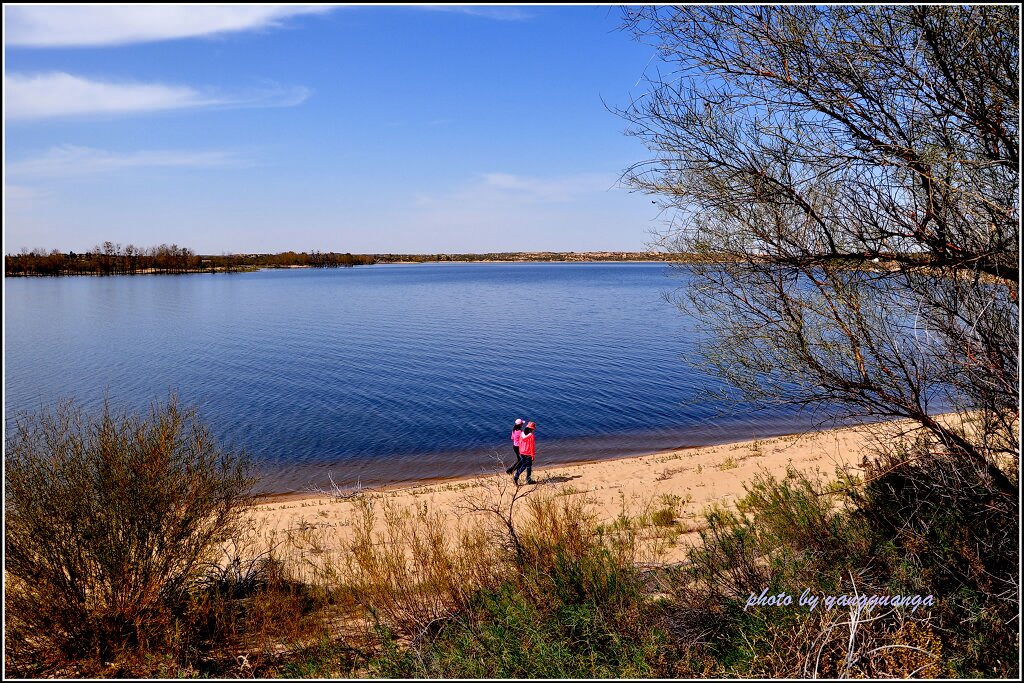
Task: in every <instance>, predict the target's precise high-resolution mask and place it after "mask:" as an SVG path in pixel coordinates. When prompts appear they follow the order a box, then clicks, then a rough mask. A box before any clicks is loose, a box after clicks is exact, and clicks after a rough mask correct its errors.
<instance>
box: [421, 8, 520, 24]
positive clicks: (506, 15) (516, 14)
mask: <svg viewBox="0 0 1024 683" xmlns="http://www.w3.org/2000/svg"><path fill="white" fill-rule="evenodd" d="M420 9H425V10H431V11H434V12H453V13H455V14H468V15H470V16H474V17H483V18H485V19H495V20H497V21H522V20H524V19H529V18H530V17H531V15H530V14H528V13H527V12H525V11H523V8H521V7H502V6H497V7H495V6H479V5H477V6H474V5H424V6H422V7H420Z"/></svg>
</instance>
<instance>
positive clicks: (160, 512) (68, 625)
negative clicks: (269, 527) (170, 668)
mask: <svg viewBox="0 0 1024 683" xmlns="http://www.w3.org/2000/svg"><path fill="white" fill-rule="evenodd" d="M5 446H6V447H5V465H6V471H5V480H4V484H5V492H6V497H5V505H4V509H5V516H6V518H5V527H6V528H5V545H6V553H5V562H6V572H7V578H8V581H7V586H6V589H7V590H6V594H5V601H4V603H5V604H4V607H5V617H6V626H7V628H6V643H5V644H6V656H7V664H8V667H9V668H8V671H9V672H12V673H14V674H15V675H18V676H37V675H52V674H55V673H98V672H99V671H100V669H101V668H102V667H104V666H106V665H107V663H108V662H113V663H114V665H115V666H118V665H120V666H122V667H123V668H122V669H120V670H121V671H123V672H124V673H130V672H131V664H130V662H131V661H132V659H133V657H134V655H135V654H137V653H138V652H143V651H146V650H151V649H153V648H155V647H157V646H167V647H170V646H173V641H174V639H175V628H176V627H175V622H176V620H177V618H178V616H179V615H180V614H181V612H182V610H183V609H184V605H185V604H186V603H187V601H188V594H189V591H190V590H191V589H193V588H194V587H195V586H197V584H198V583H199V582H201V581H202V579H203V573H204V571H205V568H206V567H207V566H209V563H210V562H214V561H216V559H217V558H216V555H217V553H218V552H219V544H220V542H221V541H223V540H225V539H226V538H228V536H229V535H230V533H231V532H232V531H233V529H234V528H235V524H236V521H237V519H238V515H239V510H240V506H241V505H242V504H243V503H244V502H246V501H247V500H248V491H249V489H250V487H251V485H252V483H253V479H252V477H251V476H250V475H249V474H248V464H247V460H246V458H245V457H244V455H239V454H235V453H232V452H229V451H225V450H222V449H221V448H220V447H219V446H218V445H217V444H216V443H215V442H214V440H213V438H212V437H211V435H210V433H209V431H208V429H207V428H206V427H205V425H204V424H203V423H202V422H200V421H199V420H198V418H197V417H196V414H195V412H194V411H192V410H187V409H183V408H181V407H180V406H179V405H178V402H177V400H176V399H175V398H174V397H173V396H172V397H171V399H170V400H169V401H168V402H167V403H166V404H163V405H159V404H156V405H154V406H153V407H152V409H151V411H150V413H149V415H148V417H142V416H140V415H137V414H118V413H114V412H113V411H112V410H111V409H110V407H109V406H108V405H106V404H105V405H104V407H103V410H102V412H101V414H100V415H98V416H88V415H86V414H85V413H84V412H83V411H82V410H80V409H78V408H76V407H75V406H74V404H73V403H72V402H70V401H68V402H64V403H62V404H60V405H59V406H58V407H57V409H56V411H55V412H50V411H43V412H41V413H39V414H38V415H22V416H19V417H17V418H16V419H15V420H14V421H13V424H12V425H10V427H9V430H8V433H7V438H6V444H5ZM119 663H120V664H119Z"/></svg>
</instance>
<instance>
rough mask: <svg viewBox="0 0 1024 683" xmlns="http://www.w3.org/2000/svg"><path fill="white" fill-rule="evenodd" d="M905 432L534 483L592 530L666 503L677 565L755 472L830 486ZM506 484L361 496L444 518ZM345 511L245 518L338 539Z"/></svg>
mask: <svg viewBox="0 0 1024 683" xmlns="http://www.w3.org/2000/svg"><path fill="white" fill-rule="evenodd" d="M907 429H908V426H907V424H905V423H884V424H875V425H864V426H857V427H846V428H839V429H832V430H827V431H820V432H810V433H806V434H797V435H791V436H782V437H775V438H769V439H759V440H753V441H742V442H737V443H730V444H722V445H717V446H708V447H703V448H690V449H682V450H671V451H665V452H660V453H652V454H649V455H642V456H633V457H628V458H620V459H613V460H601V461H598V462H587V463H578V464H571V465H555V466H550V467H545V466H544V462H543V456H541V457H540V459H539V460H538V467H537V468H536V469H535V470H534V479H535V480H537V482H538V485H537V488H538V489H539V490H547V491H550V492H551V493H553V494H555V495H571V496H585V497H586V499H587V501H588V502H589V503H590V506H591V509H592V510H593V511H594V513H595V514H596V515H597V517H598V519H599V521H601V522H610V521H612V520H614V519H616V518H617V517H618V516H619V515H621V514H626V515H628V516H634V517H636V516H640V515H642V514H643V513H644V512H645V511H646V512H651V511H653V510H656V509H658V508H662V507H665V506H666V505H668V504H671V503H672V502H673V501H674V502H675V505H676V509H677V512H678V514H677V520H678V521H677V525H676V527H675V528H676V529H677V530H679V531H681V533H679V534H677V535H676V536H677V539H675V540H673V542H672V547H670V548H669V549H668V552H667V554H666V556H665V558H664V559H665V561H674V560H678V559H681V558H682V556H683V553H684V552H685V548H686V547H687V546H688V545H689V544H690V543H691V542H692V541H693V539H694V538H696V534H695V533H694V532H696V531H697V530H699V529H700V528H701V527H700V522H701V512H702V511H703V510H705V509H706V508H707V507H708V506H710V505H713V504H723V505H730V504H732V503H734V502H735V501H736V500H737V499H738V498H740V497H742V496H743V495H744V488H743V485H744V483H745V482H749V481H750V480H751V479H752V478H753V477H754V476H755V475H756V474H757V473H758V472H761V471H767V472H770V473H772V474H774V475H775V476H777V477H778V476H782V475H783V474H784V473H785V471H786V468H787V467H793V468H796V469H798V470H802V471H815V470H817V471H819V472H820V473H821V474H822V475H823V476H824V477H825V478H827V479H834V478H835V476H836V475H835V473H836V469H837V468H844V469H848V470H849V469H852V470H855V471H856V470H857V468H858V465H859V464H860V463H861V461H862V460H863V458H864V456H865V455H869V454H870V453H871V452H872V450H873V447H874V444H876V443H878V440H879V439H883V440H889V439H891V438H894V437H895V436H896V435H897V434H899V433H903V432H905V431H906V430H907ZM508 479H510V478H509V477H507V475H505V474H504V473H503V472H502V473H500V474H499V473H495V474H493V475H487V476H480V477H470V478H463V479H456V480H448V481H440V482H438V481H435V482H426V483H417V484H413V485H404V486H395V487H389V488H385V489H376V490H373V491H368V492H365V493H364V494H363V496H364V497H370V498H372V499H374V500H375V501H380V502H382V503H383V502H387V503H390V504H393V505H395V506H396V507H399V508H407V509H410V510H412V509H416V508H422V507H423V505H424V504H426V505H427V506H429V508H430V509H432V510H441V511H442V512H450V513H451V514H452V515H453V519H455V518H457V517H458V516H459V515H460V508H459V506H460V503H462V502H463V501H464V500H465V499H466V497H467V495H473V494H474V492H480V491H484V490H487V489H494V488H495V487H496V486H498V485H501V484H502V483H503V482H504V481H505V480H508ZM676 497H677V498H676ZM354 505H355V502H354V501H352V500H339V499H336V498H333V497H331V496H324V495H312V494H307V495H289V496H273V497H269V498H266V499H263V500H262V501H261V502H259V503H258V504H257V505H255V506H254V507H253V508H252V510H251V511H250V514H251V518H252V521H253V523H254V527H255V528H256V529H257V530H259V532H260V533H261V534H263V535H264V536H265V537H272V536H275V537H277V538H281V537H284V536H287V535H288V534H289V533H294V532H296V531H302V532H305V533H308V532H309V531H310V530H322V531H323V532H326V533H327V534H329V535H330V536H332V537H334V536H337V537H340V538H344V536H345V535H346V528H347V527H348V526H349V525H350V524H351V518H352V512H353V506H354Z"/></svg>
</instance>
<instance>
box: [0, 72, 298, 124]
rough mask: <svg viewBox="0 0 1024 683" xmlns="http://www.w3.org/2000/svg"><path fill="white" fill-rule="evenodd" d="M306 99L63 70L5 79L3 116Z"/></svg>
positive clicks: (293, 91) (282, 92)
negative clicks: (219, 91)
mask: <svg viewBox="0 0 1024 683" xmlns="http://www.w3.org/2000/svg"><path fill="white" fill-rule="evenodd" d="M308 96H309V91H308V90H307V89H305V88H301V87H299V88H289V89H280V88H279V89H276V90H275V89H270V90H262V91H254V92H250V93H242V94H233V95H227V96H225V95H217V94H210V93H202V92H200V91H198V90H196V89H195V88H192V87H189V86H183V85H165V84H162V83H118V82H113V81H98V80H90V79H87V78H82V77H80V76H75V75H72V74H68V73H63V72H52V73H46V74H36V75H25V74H9V75H7V76H6V77H5V78H4V103H5V112H4V114H5V118H6V119H7V120H10V121H16V120H25V119H40V118H51V117H58V116H83V115H93V114H129V113H137V112H153V111H162V110H168V109H195V108H198V107H215V106H233V107H238V106H292V105H295V104H299V103H300V102H302V101H304V100H305V99H306V98H307V97H308Z"/></svg>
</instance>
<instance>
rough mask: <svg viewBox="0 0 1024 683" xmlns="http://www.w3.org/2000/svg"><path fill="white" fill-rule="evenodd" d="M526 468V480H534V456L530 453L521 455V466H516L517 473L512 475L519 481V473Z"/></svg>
mask: <svg viewBox="0 0 1024 683" xmlns="http://www.w3.org/2000/svg"><path fill="white" fill-rule="evenodd" d="M523 470H526V481H527V482H531V481H533V458H532V457H531V456H529V455H521V456H519V467H517V468H516V473H515V474H513V475H512V478H513V479H514V480H515V482H516V483H517V484H518V483H519V475H520V474H522V473H523Z"/></svg>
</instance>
